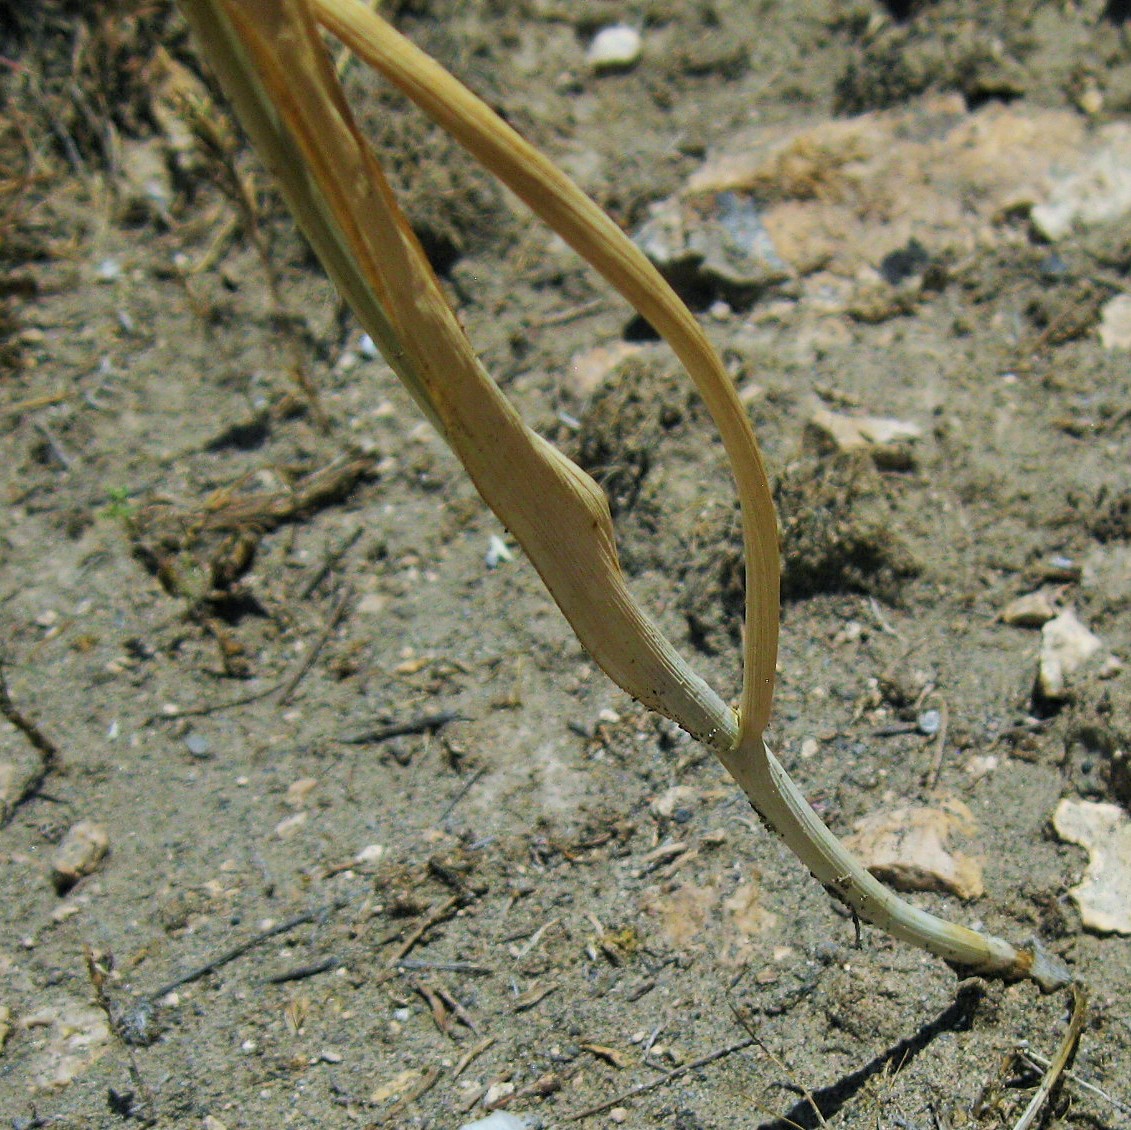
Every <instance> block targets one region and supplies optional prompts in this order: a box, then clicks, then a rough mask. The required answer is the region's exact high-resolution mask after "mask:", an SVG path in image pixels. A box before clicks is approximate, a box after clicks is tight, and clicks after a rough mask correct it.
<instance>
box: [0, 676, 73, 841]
mask: <svg viewBox="0 0 1131 1130" xmlns="http://www.w3.org/2000/svg"><path fill="white" fill-rule="evenodd" d="M0 714H3V715H4V717H5V718H7V719H8V721H9V722H11V723H12V725H13V726H15V727H16V729H17V730H19V731H20V733H21V734H23V735H24V737H25V738H27V740H28V741H29V742H30V743H31V744H32V746H33V748H34V749H35V750H36V752H37V753H38V754H39V768H38V769H36V771H35V772H34V773H32V774H31V776H30V777H28V779H27V780H26V781H24V783H23V785H22V787H21V788H20V792H19V795H18V796H16V797H14V798H13V799H12V801H11V802H10V803H7V804H0V828H2V827H4V825H6V824H7V823H8V821H9V820H11V819H12V817H13V816H14V815H15V814H16V809H18V808H19V807H20V806H21V805H22V804H26V803H27V802H28V801H29V800H31V799H32V798H33V797H35V796H37V795H38V794H39V790H40V789H42V788H43V782H44V781H46V780H47V778H48V777H49V776H50V775H51V774H52V773H54V772H56V771H57V770H58V769H59V768H60V767H61V766H62V763H63V758H62V755H61V754H60V753H59V747H58V746H57V745H56V744H55V743H54V742H53V741H52V740H51V739H50V738H49V737H48V736H47V735H46V734H45V733H44V732H43V731H42V730H41V729H40V728H39V727H38V726H37V725H36V724H35V723H34V722H33V721H32V720H31V719H30V718H28V716H27V715H26V714H24V713H23V711H22V710H20V708H19V707H18V706H16V704H15V703H14V702H13V701H12V696H11V694H10V693H9V691H8V679H7V676H6V675H5V674H4V660H3V659H0Z"/></svg>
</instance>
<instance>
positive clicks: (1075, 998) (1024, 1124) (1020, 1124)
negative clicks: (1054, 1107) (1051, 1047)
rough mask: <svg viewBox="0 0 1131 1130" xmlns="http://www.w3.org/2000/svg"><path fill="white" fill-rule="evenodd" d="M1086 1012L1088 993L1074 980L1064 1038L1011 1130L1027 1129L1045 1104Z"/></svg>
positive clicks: (1070, 1050) (1064, 1063) (1080, 1029)
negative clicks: (1070, 1007) (1070, 1014)
mask: <svg viewBox="0 0 1131 1130" xmlns="http://www.w3.org/2000/svg"><path fill="white" fill-rule="evenodd" d="M1087 1013H1088V994H1087V992H1086V991H1085V989H1084V986H1083V985H1081V984H1080V983H1079V982H1075V983H1073V985H1072V1019H1071V1020H1070V1021H1069V1023H1068V1030H1067V1031H1066V1032H1065V1033H1064V1039H1063V1040H1062V1041H1061V1044H1060V1047H1059V1048H1057V1050H1056V1055H1054V1056H1053V1057H1052V1062H1051V1063H1050V1064H1049V1066H1048V1070H1047V1071H1046V1072H1045V1074H1044V1078H1043V1079H1042V1080H1041V1085H1040V1086H1039V1087H1038V1088H1037V1090H1036V1093H1035V1094H1034V1095H1033V1098H1032V1099H1031V1100H1030V1102H1029V1105H1028V1106H1027V1107H1026V1108H1025V1113H1024V1114H1023V1115H1022V1116H1021V1117H1020V1118H1019V1119H1018V1120H1017V1124H1016V1125H1015V1126H1014V1127H1013V1130H1029V1127H1030V1126H1032V1125H1033V1123H1034V1121H1035V1120H1036V1117H1037V1115H1038V1114H1039V1113H1040V1110H1041V1107H1042V1106H1044V1105H1045V1102H1046V1101H1047V1100H1048V1097H1049V1095H1051V1094H1052V1091H1053V1088H1054V1087H1055V1086H1056V1085H1057V1083H1058V1082H1059V1080H1060V1077H1061V1076H1062V1075H1063V1074H1064V1071H1065V1069H1066V1068H1067V1067H1068V1062H1069V1060H1071V1058H1072V1056H1073V1055H1074V1054H1075V1052H1076V1044H1077V1043H1078V1042H1079V1040H1080V1033H1081V1032H1082V1031H1083V1028H1084V1018H1085V1017H1086V1016H1087Z"/></svg>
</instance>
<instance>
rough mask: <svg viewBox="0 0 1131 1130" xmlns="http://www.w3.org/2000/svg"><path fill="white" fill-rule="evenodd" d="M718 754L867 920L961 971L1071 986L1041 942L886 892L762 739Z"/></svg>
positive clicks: (763, 811)
mask: <svg viewBox="0 0 1131 1130" xmlns="http://www.w3.org/2000/svg"><path fill="white" fill-rule="evenodd" d="M721 757H722V762H723V764H724V765H725V766H726V767H727V770H728V772H729V773H730V774H731V776H732V777H734V779H735V780H736V781H737V782H738V783H739V784H740V785H741V786H742V788H743V791H744V792H745V793H746V795H747V797H749V799H750V803H751V804H752V805H753V806H754V808H755V810H756V811H757V812H758V814H759V816H761V817H762V819H763V820H765V821H766V823H767V824H769V825H770V826H771V827H772V828H773V830H774V831H775V832H777V833H778V835H780V836H781V837H782V839H783V840H785V842H786V844H787V845H788V846H789V848H790V849H791V850H792V851H793V853H794V854H795V855H796V856H797V857H798V858H799V859H800V860H801V862H802V863H804V864H805V866H806V867H808V868H809V870H810V871H811V872H812V874H813V876H814V878H816V879H817V881H818V882H819V883H821V884H822V885H823V886H824V887H825V889H826V890H827V891H828V892H829V893H830V894H832V895H833V896H834V897H835V898H837V899H839V900H840V901H841V902H843V903H845V904H846V905H847V906H849V907H850V908H851V909H852V911H853V912H854V913H855V914H856V915H858V916H859V917H860V918H862V919H863V920H864V921H866V922H870V923H871V924H872V925H874V926H878V927H879V928H880V929H881V930H884V931H886V932H887V933H888V934H890V935H891V936H892V937H893V938H898V939H900V940H901V941H904V942H909V943H910V944H911V945H914V946H918V947H919V948H920V949H925V950H927V951H928V952H930V953H933V954H935V955H936V956H938V957H941V958H942V959H943V960H944V961H946V962H947V963H948V964H949V965H951V966H952V967H954V968H955V969H956V970H959V971H961V972H963V973H967V974H972V973H976V974H978V975H980V976H984V977H996V978H1000V979H1002V980H1005V981H1021V980H1026V979H1031V980H1033V981H1035V982H1036V983H1037V984H1038V985H1039V986H1040V987H1041V989H1043V990H1044V991H1045V992H1051V991H1053V990H1054V989H1060V988H1063V987H1064V986H1065V985H1069V984H1071V983H1072V980H1073V978H1072V974H1071V972H1070V971H1069V970H1068V968H1067V966H1065V965H1064V964H1063V963H1062V962H1061V961H1060V960H1059V959H1058V958H1056V957H1054V956H1052V955H1051V954H1048V953H1046V952H1045V951H1044V950H1042V949H1041V948H1040V947H1039V946H1038V945H1037V943H1036V942H1032V943H1030V944H1029V945H1027V946H1021V947H1017V946H1013V945H1011V944H1010V943H1009V942H1006V941H1003V940H1002V939H1001V938H995V937H994V936H993V935H991V934H982V933H979V932H978V931H976V930H971V929H969V928H968V927H966V926H958V925H956V924H955V923H953V922H947V921H946V920H945V919H943V918H939V917H938V916H937V915H934V914H929V913H928V912H927V911H924V910H919V909H918V908H917V907H914V906H912V905H911V904H910V903H908V902H905V901H904V900H903V899H901V898H900V897H899V896H898V895H896V894H895V893H894V892H893V891H891V890H889V889H888V888H887V887H885V886H884V885H883V883H881V882H880V881H879V880H878V879H876V878H875V876H874V875H872V874H871V873H870V872H869V871H867V870H866V869H865V868H864V866H863V865H862V864H861V863H860V861H859V860H858V859H856V858H855V856H853V855H852V853H851V852H850V851H848V849H847V848H846V847H845V846H844V845H843V844H842V843H841V842H840V841H839V840H838V839H837V838H836V836H834V835H833V834H832V832H830V831H829V829H828V828H826V827H825V825H824V823H822V821H821V819H820V817H818V816H817V814H816V813H815V812H814V811H813V809H812V807H811V806H810V805H809V803H808V801H806V799H805V797H804V796H803V795H802V794H801V791H800V790H799V789H798V788H797V786H796V785H795V784H794V783H793V781H792V780H790V777H789V774H788V773H786V771H785V770H784V769H783V768H782V766H781V763H780V762H779V761H778V759H777V758H776V757H774V755H773V753H771V752H770V749H769V747H768V746H767V745H766V744H765V742H763V741H762V740H761V738H756V739H754V738H749V737H746V738H742V739H740V740H739V743H738V744H737V745H736V746H735V747H734V749H732V750H731V751H730V752H729V753H726V754H723V755H721Z"/></svg>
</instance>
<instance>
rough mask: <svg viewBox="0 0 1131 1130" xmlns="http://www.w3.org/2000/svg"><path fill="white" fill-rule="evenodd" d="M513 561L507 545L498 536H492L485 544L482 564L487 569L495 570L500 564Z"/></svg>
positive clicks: (512, 555)
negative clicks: (485, 549) (485, 550)
mask: <svg viewBox="0 0 1131 1130" xmlns="http://www.w3.org/2000/svg"><path fill="white" fill-rule="evenodd" d="M513 560H514V554H513V553H511V551H510V549H509V547H508V546H507V543H506V542H505V541H503V539H502V538H501V537H499V535H498V534H492V535H491V540H490V542H488V544H487V552H486V554H485V555H484V557H483V563H484V564H485V565H486V566H487V568H488V569H497V568H498V566H499V563H500V562H502V561H513Z"/></svg>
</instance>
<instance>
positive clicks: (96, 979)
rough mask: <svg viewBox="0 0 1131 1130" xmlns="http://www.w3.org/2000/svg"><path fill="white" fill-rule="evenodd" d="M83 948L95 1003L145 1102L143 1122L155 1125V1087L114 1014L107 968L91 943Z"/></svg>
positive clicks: (129, 1106)
mask: <svg viewBox="0 0 1131 1130" xmlns="http://www.w3.org/2000/svg"><path fill="white" fill-rule="evenodd" d="M82 949H83V956H84V957H85V959H86V974H87V977H89V978H90V986H91V988H92V989H93V990H94V1000H95V1003H96V1004H97V1005H98V1007H99V1008H100V1009H102V1011H103V1012H104V1013H105V1014H106V1022H107V1023H108V1024H109V1025H110V1031H111V1032H113V1033H114V1036H115V1038H116V1039H117V1040H118V1042H119V1043H120V1044H121V1045H122V1047H123V1048H125V1051H126V1057H127V1059H128V1060H129V1071H130V1081H131V1082H132V1083H133V1085H134V1086H135V1087H136V1088H137V1089H138V1091H140V1092H141V1096H142V1100H143V1102H144V1103H145V1108H146V1113H145V1114H144V1115H143V1116H142V1117H141V1119H140V1121H141V1124H142V1125H143V1126H153V1125H154V1124H155V1123H156V1122H157V1099H156V1097H155V1096H154V1094H153V1089H152V1088H151V1087H150V1086H149V1084H148V1083H146V1081H145V1080H144V1079H143V1078H142V1076H141V1072H140V1071H139V1070H138V1066H137V1057H136V1056H135V1055H134V1051H133V1048H131V1047H130V1044H129V1041H128V1040H127V1039H126V1037H125V1035H124V1034H123V1032H122V1027H121V1024H120V1023H119V1021H118V1018H117V1017H116V1016H115V1015H114V1010H113V1008H111V1006H110V1000H109V998H108V997H107V996H106V975H107V974H106V970H105V969H104V968H103V967H102V966H101V965H100V964H99V963H98V961H97V960H96V958H95V954H94V950H93V949H92V948H91V947H90V945H89V944H84V945H83V947H82ZM127 1105H128V1111H127V1114H126V1117H127V1118H132V1117H134V1111H133V1104H132V1101H131V1102H129V1103H128V1104H127V1103H123V1106H127Z"/></svg>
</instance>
